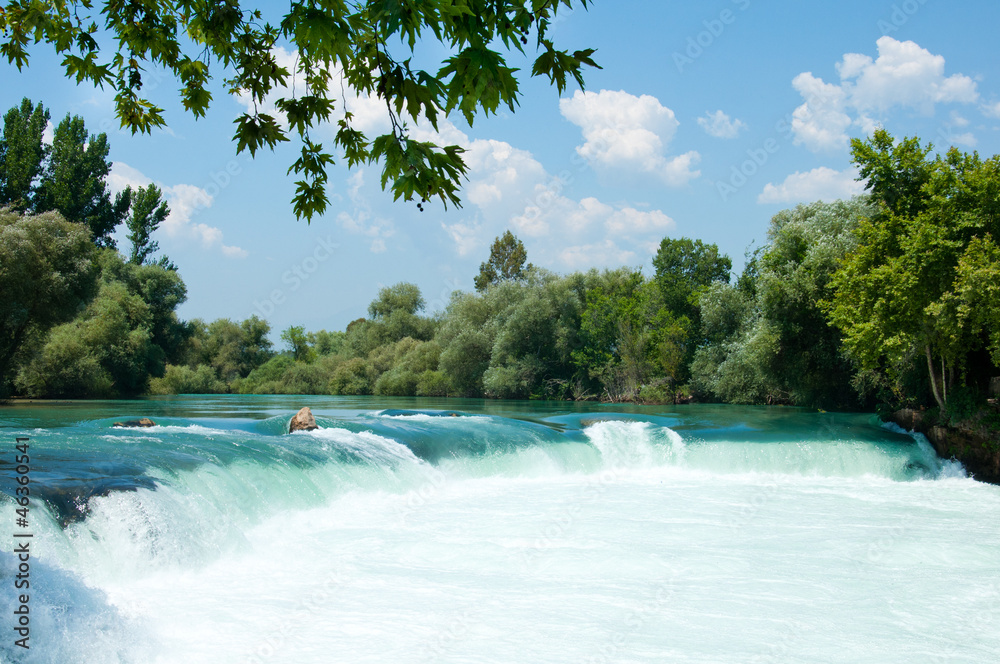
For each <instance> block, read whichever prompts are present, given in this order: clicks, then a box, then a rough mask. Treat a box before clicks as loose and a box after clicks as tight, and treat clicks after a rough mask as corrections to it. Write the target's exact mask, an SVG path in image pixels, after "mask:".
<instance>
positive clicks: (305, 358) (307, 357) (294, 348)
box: [281, 325, 315, 362]
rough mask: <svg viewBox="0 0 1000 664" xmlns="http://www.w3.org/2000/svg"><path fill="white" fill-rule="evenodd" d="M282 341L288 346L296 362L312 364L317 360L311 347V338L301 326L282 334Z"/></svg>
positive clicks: (292, 327)
mask: <svg viewBox="0 0 1000 664" xmlns="http://www.w3.org/2000/svg"><path fill="white" fill-rule="evenodd" d="M281 340H282V341H284V342H285V343H286V344H288V347H289V350H291V352H292V358H293V359H294V360H295V361H296V362H311V361H312V360H313V359H315V356H314V355H313V352H312V348H310V347H309V336H308V335H307V334H306V331H305V328H304V327H302V326H301V325H293V326H291V327H289V328H288V329H287V330H285V331H284V332H282V333H281Z"/></svg>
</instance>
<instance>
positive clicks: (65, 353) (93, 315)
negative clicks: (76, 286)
mask: <svg viewBox="0 0 1000 664" xmlns="http://www.w3.org/2000/svg"><path fill="white" fill-rule="evenodd" d="M150 321H151V315H150V311H149V306H148V305H147V304H146V303H145V302H143V300H142V298H141V297H139V296H138V295H135V294H132V293H130V292H129V291H128V288H127V287H126V286H125V284H123V283H121V282H118V281H103V282H102V283H101V289H100V291H99V292H98V294H97V297H95V298H94V299H93V300H92V301H91V302H90V304H88V305H87V308H86V309H85V310H84V311H83V312H82V313H81V314H80V316H78V317H77V318H75V319H74V320H72V321H71V322H69V323H65V324H64V325H60V326H59V327H57V328H55V329H54V330H52V333H51V335H50V336H49V338H48V340H47V341H46V343H45V345H44V346H42V348H41V349H40V350H39V351H38V352H37V353H35V354H34V355H33V356H32V358H31V360H30V361H29V362H27V363H26V364H25V365H24V366H23V367H22V368H21V370H20V372H19V373H18V376H17V386H18V388H19V390H20V391H21V393H22V394H26V395H28V396H33V397H71V398H80V397H117V396H133V395H137V394H141V393H143V392H145V391H146V388H147V387H148V383H149V378H150V376H151V375H152V374H153V373H155V372H156V371H157V369H159V372H160V373H162V371H163V368H164V367H163V364H162V363H163V353H162V351H160V349H158V348H157V347H155V346H154V345H153V344H152V342H151V336H152V335H151V332H150Z"/></svg>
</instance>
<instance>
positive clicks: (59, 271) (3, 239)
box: [0, 209, 97, 393]
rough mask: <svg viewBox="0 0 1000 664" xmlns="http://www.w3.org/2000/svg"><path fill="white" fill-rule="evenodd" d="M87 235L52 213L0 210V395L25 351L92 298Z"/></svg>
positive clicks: (92, 271) (93, 288) (92, 267)
mask: <svg viewBox="0 0 1000 664" xmlns="http://www.w3.org/2000/svg"><path fill="white" fill-rule="evenodd" d="M93 255H94V247H93V245H92V244H91V242H90V233H89V232H88V231H87V229H85V228H83V227H82V226H80V225H79V224H73V223H70V222H67V221H66V220H64V219H63V218H62V217H61V216H59V215H58V214H57V213H47V214H43V215H37V216H30V215H27V216H22V215H18V214H15V213H13V212H10V211H9V210H5V209H0V293H2V294H3V295H2V297H0V393H2V392H3V391H4V387H5V385H6V384H7V383H8V381H9V380H10V378H11V377H12V374H13V371H14V367H15V364H16V360H17V358H18V356H19V354H20V353H21V352H22V351H24V350H25V348H26V345H29V344H30V342H31V341H32V340H33V339H35V338H37V337H42V336H43V335H44V334H45V333H46V332H47V331H48V330H49V329H50V328H51V327H52V326H54V325H56V324H58V323H63V322H65V321H68V320H70V319H71V318H72V317H74V316H75V315H76V314H77V313H78V312H79V311H80V308H81V307H82V306H83V305H84V304H85V303H86V302H87V300H89V299H90V298H91V297H92V296H93V294H94V293H95V292H96V277H97V267H96V265H95V264H94V261H93Z"/></svg>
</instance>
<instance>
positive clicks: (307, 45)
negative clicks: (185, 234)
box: [0, 0, 597, 219]
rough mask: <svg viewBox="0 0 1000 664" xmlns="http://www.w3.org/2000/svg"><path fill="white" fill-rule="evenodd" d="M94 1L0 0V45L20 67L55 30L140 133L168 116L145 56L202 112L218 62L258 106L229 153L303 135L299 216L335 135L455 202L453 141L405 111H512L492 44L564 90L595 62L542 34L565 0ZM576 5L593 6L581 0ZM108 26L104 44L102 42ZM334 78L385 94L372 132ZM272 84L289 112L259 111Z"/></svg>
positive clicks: (347, 156)
mask: <svg viewBox="0 0 1000 664" xmlns="http://www.w3.org/2000/svg"><path fill="white" fill-rule="evenodd" d="M94 4H96V3H93V2H91V1H90V0H70V1H69V2H58V3H35V2H17V1H14V0H11V1H10V2H8V3H7V5H6V6H5V7H4V8H3V11H0V55H3V56H4V57H6V58H7V60H8V62H9V63H11V64H13V65H15V66H17V67H18V68H19V69H20V68H23V67H25V66H27V65H28V63H29V53H28V48H29V46H30V45H31V44H32V43H37V42H45V43H47V44H50V45H52V46H53V47H54V48H55V50H56V52H57V53H58V54H60V55H62V56H63V61H62V65H63V67H64V69H65V72H66V75H67V76H68V77H70V78H73V79H75V80H76V81H77V82H78V83H80V82H83V81H89V82H91V83H93V84H95V85H99V86H104V87H109V88H111V89H112V90H114V92H115V107H116V113H117V116H118V118H119V120H120V121H121V124H122V126H123V127H127V128H130V129H131V130H132V131H133V132H149V131H151V130H152V129H154V128H156V127H160V126H163V125H165V119H164V110H163V109H162V108H160V107H158V106H157V105H156V104H155V103H153V102H151V101H150V100H149V99H148V98H147V97H146V96H144V93H143V84H144V82H146V81H147V80H148V78H149V76H150V71H152V70H165V71H166V72H168V73H169V74H171V75H173V76H174V77H175V78H176V79H177V82H178V83H179V85H180V100H181V103H182V104H183V106H184V107H185V109H187V110H188V111H190V112H191V113H192V114H193V115H194V116H195V117H201V116H204V115H205V114H206V113H207V112H208V109H209V105H210V103H211V102H212V90H211V86H210V81H211V80H212V78H213V76H216V75H219V74H220V73H221V75H222V76H223V79H222V83H223V85H224V86H225V89H226V91H227V92H229V93H230V94H236V93H239V94H241V95H243V96H244V97H245V98H246V99H247V100H248V101H249V102H250V104H251V105H252V107H253V109H252V110H251V111H248V112H246V113H244V114H242V115H241V116H240V117H239V118H237V119H236V121H235V125H236V128H235V135H234V137H233V138H234V140H235V142H236V148H237V151H238V152H242V151H244V150H247V151H249V152H250V153H251V155H254V154H256V152H257V151H258V150H259V149H261V148H264V147H266V148H274V147H275V146H276V145H277V144H278V143H280V142H284V141H288V140H289V135H292V136H295V137H296V138H297V140H298V142H299V143H300V156H299V158H298V159H297V160H296V161H295V162H294V163H293V164H292V165H291V167H290V168H289V172H294V173H295V174H296V175H298V176H299V177H300V179H299V180H298V181H297V183H296V186H297V189H296V193H295V196H294V199H293V208H294V210H295V213H296V215H297V216H298V217H300V218H302V217H304V218H306V219H311V218H312V217H313V216H314V215H316V214H322V213H323V212H324V210H325V209H326V206H327V203H328V199H327V194H326V191H325V189H326V183H327V177H328V176H327V168H328V167H329V166H330V165H331V164H332V163H333V162H334V161H335V157H334V155H333V154H332V152H331V150H337V151H339V153H340V155H341V156H342V158H343V159H344V161H346V162H347V164H348V165H349V166H352V167H353V166H356V165H358V164H362V163H368V162H380V163H381V165H382V186H383V187H386V186H391V189H392V191H393V194H394V196H395V198H397V199H398V198H403V199H404V200H413V199H415V198H416V199H421V200H428V199H431V198H433V197H437V198H439V199H440V200H441V201H442V202H444V204H445V205H447V204H448V203H452V204H455V205H459V204H460V200H459V196H458V188H459V185H460V182H461V179H462V178H463V176H464V174H465V171H466V165H465V163H464V161H463V160H462V156H461V155H462V148H461V147H459V146H456V145H449V146H437V145H435V144H433V143H431V142H425V141H418V140H415V139H412V138H411V137H410V132H409V129H408V127H407V125H406V121H405V118H407V117H408V118H409V120H410V121H413V122H417V121H418V120H421V119H425V120H426V121H427V122H428V123H430V125H431V126H432V127H433V128H434V129H437V128H438V122H439V119H440V118H441V117H443V116H447V115H448V114H450V113H452V112H453V111H460V112H461V113H462V115H463V116H464V117H465V119H466V120H467V121H468V122H469V123H470V124H471V123H472V122H473V120H474V118H475V117H476V115H477V114H480V113H483V114H491V113H496V111H497V110H498V109H499V108H500V106H501V104H502V105H504V106H506V107H508V108H510V109H511V110H512V111H513V110H514V109H515V107H516V105H517V103H518V95H519V89H518V81H517V78H516V76H515V74H516V70H515V69H513V68H511V67H509V66H508V65H507V62H506V59H505V56H504V55H503V54H502V53H500V52H498V51H497V50H494V48H498V47H502V48H503V49H504V50H505V52H506V53H508V54H510V53H513V52H522V53H523V52H524V50H525V46H526V45H527V44H528V40H529V37H531V38H533V40H534V42H535V45H536V49H537V51H538V55H537V57H536V58H535V60H534V63H533V65H532V69H531V74H532V75H533V76H545V77H547V78H548V79H549V81H550V82H551V83H552V84H553V85H555V86H556V88H557V89H558V91H559V92H560V93H562V91H563V90H565V88H566V86H567V82H568V78H569V77H570V76H572V77H573V79H574V80H575V81H576V82H577V83H578V84H579V85H581V86H582V85H583V68H584V67H585V66H594V67H596V66H597V64H596V63H595V62H594V60H593V59H592V57H591V56H592V55H593V53H594V50H593V49H581V50H575V51H572V52H571V51H569V50H562V49H559V48H557V47H556V45H555V44H554V43H553V41H552V39H551V36H550V27H551V25H552V21H553V19H554V18H555V17H556V14H557V12H558V11H560V9H562V10H563V11H565V10H567V9H570V8H571V7H572V5H573V4H574V3H573V1H572V0H531V1H530V2H528V1H527V0H517V1H513V0H505V1H504V2H493V1H491V0H421V1H420V2H405V3H403V2H389V1H386V0H367V1H366V2H357V3H351V2H347V0H304V1H293V2H291V5H290V7H289V8H288V11H287V13H285V14H284V15H283V16H273V17H271V16H270V15H269V16H265V12H264V10H262V9H258V8H253V7H250V6H247V5H248V4H249V3H242V4H241V3H240V2H239V1H238V0H225V1H223V2H193V1H190V0H181V1H178V2H170V3H158V2H157V3H154V2H141V3H140V2H113V1H110V0H109V1H107V2H104V3H100V5H99V7H98V8H97V9H95V7H94ZM575 4H577V5H579V6H583V7H586V6H587V4H588V0H577V2H576V3H575ZM272 20H273V21H274V22H273V23H272ZM108 36H110V37H111V38H113V39H114V45H113V46H110V47H109V46H107V45H106V44H102V41H104V40H106V39H107V37H108ZM427 41H435V42H437V43H438V44H439V45H440V47H441V48H442V49H443V51H444V52H445V53H446V55H445V57H443V59H442V60H441V61H440V62H438V63H425V62H422V61H421V58H420V57H418V55H417V50H418V49H417V44H418V42H427ZM284 44H288V45H290V46H291V50H293V51H294V53H295V55H296V64H295V67H294V71H289V70H288V69H286V68H284V67H282V66H281V65H280V64H279V62H278V59H277V57H276V55H275V49H276V48H277V47H279V46H282V45H284ZM420 50H421V52H422V53H423V52H426V50H425V49H420ZM425 67H427V68H425ZM342 90H344V91H345V94H346V90H351V91H353V92H354V93H355V94H358V95H360V96H372V97H377V98H379V99H382V100H384V102H385V105H386V112H387V114H388V116H389V118H390V120H391V130H390V131H389V132H388V133H386V134H383V135H380V136H376V137H368V136H365V135H364V134H363V133H362V132H361V131H359V130H358V129H357V128H356V127H354V126H353V124H352V116H351V113H350V112H349V109H345V108H343V105H344V99H343V97H341V98H339V99H338V93H340V92H341V91H342ZM274 94H277V95H279V96H278V97H277V99H276V101H275V102H274V105H275V107H276V109H277V110H278V111H279V112H280V113H281V114H283V116H284V119H281V118H279V117H277V116H276V115H275V114H271V113H268V112H266V111H265V110H264V109H265V103H266V102H267V101H269V100H270V97H272V96H273V95H274ZM338 102H339V104H340V106H341V108H340V109H339V111H342V112H339V113H338V112H335V111H337V109H336V105H337V103H338ZM327 122H335V124H336V134H335V136H334V138H333V140H332V144H331V145H324V144H323V142H322V140H321V139H319V138H318V137H317V136H315V135H314V134H313V132H312V129H314V128H315V127H317V126H318V125H320V124H322V123H327Z"/></svg>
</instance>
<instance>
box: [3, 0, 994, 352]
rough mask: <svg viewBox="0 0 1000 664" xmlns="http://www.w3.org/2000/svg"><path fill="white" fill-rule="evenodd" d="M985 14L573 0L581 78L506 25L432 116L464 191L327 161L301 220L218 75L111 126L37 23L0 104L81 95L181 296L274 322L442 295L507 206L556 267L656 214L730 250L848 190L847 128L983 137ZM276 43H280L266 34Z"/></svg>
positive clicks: (196, 309)
mask: <svg viewBox="0 0 1000 664" xmlns="http://www.w3.org/2000/svg"><path fill="white" fill-rule="evenodd" d="M998 25H1000V3H997V2H996V1H995V0H968V1H963V2H955V1H951V2H945V0H905V1H899V0H897V1H891V2H882V1H879V0H863V1H861V0H846V1H840V2H815V1H813V2H803V1H802V0H795V1H792V0H773V1H770V2H764V1H763V0H712V1H709V2H696V3H695V2H672V1H669V2H668V1H663V2H638V1H634V0H614V1H612V0H595V1H594V2H593V3H592V4H591V6H590V8H589V9H587V10H584V9H574V10H573V11H571V12H564V13H562V14H561V15H560V17H559V18H558V19H557V21H556V23H555V25H554V27H553V31H552V37H553V39H554V40H555V42H556V44H557V46H559V47H561V48H568V49H570V50H576V49H581V48H596V49H597V52H596V54H595V56H594V58H595V60H597V62H598V63H599V64H600V65H601V67H602V69H599V70H594V69H592V70H588V71H587V72H586V90H585V91H581V90H580V89H579V88H577V87H575V86H571V87H570V88H569V89H567V90H566V91H565V92H564V93H563V94H562V95H561V96H560V95H559V94H558V93H557V91H556V89H555V88H554V87H551V86H549V85H548V83H547V81H546V80H544V79H539V78H530V77H529V76H528V73H529V72H530V68H531V60H532V59H533V56H534V52H533V51H532V49H530V48H529V49H528V50H527V56H528V57H524V56H521V55H519V54H514V55H513V56H511V57H510V59H509V62H510V63H512V66H516V67H518V68H519V69H520V70H521V71H520V72H519V76H520V83H521V98H520V104H519V106H518V107H517V109H516V112H514V113H511V112H510V111H509V110H502V111H501V112H500V113H498V114H497V115H495V116H490V117H480V118H478V119H477V120H476V121H475V124H474V126H473V127H470V126H468V124H466V123H465V121H464V120H463V119H462V117H461V115H460V114H459V115H457V116H453V117H451V118H449V119H448V121H446V122H444V123H442V124H441V125H440V126H439V129H440V132H441V137H440V138H439V140H444V141H445V142H446V143H457V144H460V145H462V146H463V147H465V148H466V150H467V152H466V155H465V156H466V160H467V163H468V165H469V167H470V168H469V179H468V181H467V182H466V183H465V186H464V188H463V190H462V192H461V197H462V200H463V202H464V204H463V207H461V208H460V209H455V208H453V207H449V208H448V209H447V210H445V209H444V207H443V206H442V205H441V204H440V202H435V203H431V204H429V205H424V206H423V207H424V210H423V211H420V210H419V209H418V208H417V205H416V203H415V202H413V203H404V202H401V201H400V202H393V200H392V196H391V194H389V193H386V192H383V191H382V190H381V187H380V184H379V181H380V170H379V168H378V166H377V165H370V166H366V167H364V168H357V169H354V170H348V169H347V168H346V166H344V165H341V164H338V165H336V166H335V167H334V168H333V169H332V170H331V172H330V186H329V191H328V195H329V197H330V201H331V204H330V206H329V209H328V211H327V212H326V214H324V215H323V216H322V217H317V218H314V219H313V220H312V222H311V223H308V224H307V223H306V222H305V221H300V220H296V218H295V215H294V213H293V212H292V207H291V203H290V201H291V198H292V195H293V193H294V183H293V181H294V178H293V177H292V176H288V175H287V174H286V170H287V168H288V166H289V165H290V164H291V163H292V161H294V159H295V158H296V155H295V154H294V150H296V149H297V146H295V144H294V143H293V144H291V145H288V144H286V146H281V147H280V148H279V149H278V150H276V151H275V152H273V153H271V152H260V153H258V155H257V157H256V158H254V159H251V158H250V157H248V156H247V155H246V154H242V155H237V154H236V147H235V143H234V142H233V141H232V135H233V133H234V125H233V124H232V123H233V120H234V119H235V118H236V117H238V115H239V114H240V113H242V112H243V111H244V110H245V109H246V103H245V101H244V100H243V99H241V98H239V97H238V96H233V95H229V94H226V93H225V91H223V90H222V89H221V87H220V88H218V89H217V90H216V94H215V100H214V102H213V104H212V107H211V108H210V109H209V112H208V116H207V117H206V118H202V119H199V120H195V119H194V118H192V116H191V115H190V114H187V113H186V112H185V111H184V110H183V108H182V107H181V106H180V105H179V103H178V101H177V94H176V88H177V87H178V86H177V85H176V84H175V83H174V81H172V80H171V79H169V78H167V77H165V76H157V75H155V74H154V75H152V76H151V77H149V78H148V79H147V80H148V83H147V85H146V86H145V88H144V90H143V91H144V92H146V93H148V94H149V95H150V97H151V99H152V100H153V101H154V102H155V103H157V104H159V105H160V106H162V107H163V108H165V109H166V111H167V112H166V119H167V123H168V126H167V128H165V129H162V130H157V131H155V132H153V133H152V134H151V135H135V136H133V135H132V134H131V133H129V132H127V131H124V130H121V129H120V128H119V125H118V121H117V120H116V119H115V117H114V106H113V93H112V92H111V91H109V90H100V89H95V88H93V87H91V86H87V85H80V86H77V85H76V84H75V83H74V82H73V81H71V80H68V79H66V78H65V76H64V75H63V73H62V70H61V69H60V68H59V66H58V60H57V59H56V58H55V57H54V56H53V55H52V54H51V49H50V48H49V47H42V46H38V47H36V48H35V49H34V50H33V51H32V54H33V55H32V60H31V63H30V65H29V67H28V68H27V69H25V70H24V71H23V72H18V71H17V70H16V69H15V68H13V67H12V66H9V65H6V64H5V63H0V104H2V107H3V109H6V108H10V107H11V106H14V105H15V104H17V103H19V102H20V100H21V98H22V97H29V98H30V99H32V100H33V101H42V102H44V103H45V105H46V106H47V107H48V108H49V109H50V110H51V112H52V117H53V119H55V120H57V121H58V119H61V118H62V117H64V116H65V115H66V114H67V113H69V114H73V115H80V116H82V117H83V118H84V120H85V122H86V125H87V128H88V130H89V131H90V132H92V133H99V132H106V133H107V134H108V137H109V141H110V144H111V153H110V157H109V158H110V159H111V160H112V161H113V170H112V174H111V176H110V178H109V183H110V184H111V186H112V188H116V189H121V188H123V187H125V186H127V185H133V186H137V185H144V184H148V183H150V182H155V183H156V184H157V185H158V186H159V187H160V188H161V189H162V190H163V191H164V195H165V197H166V199H167V201H168V203H169V205H170V208H171V214H170V217H169V218H168V219H167V221H166V222H165V223H164V224H163V225H162V226H161V227H160V229H159V230H157V232H156V233H155V235H154V239H156V240H157V241H158V242H159V244H160V249H161V253H162V254H166V255H168V256H169V257H170V258H171V259H172V260H173V261H174V263H176V264H177V266H178V267H179V270H180V274H181V276H182V277H183V279H184V281H185V283H186V284H187V288H188V300H187V302H185V303H184V304H182V305H181V307H180V308H179V310H178V313H179V315H180V316H181V318H183V319H188V320H190V319H192V318H202V319H204V320H206V321H211V320H214V319H216V318H230V319H233V320H242V319H245V318H247V317H249V316H251V315H253V314H256V315H258V316H260V317H262V318H265V319H267V320H268V321H269V322H270V324H271V328H272V331H273V333H272V336H273V338H274V339H275V340H277V338H278V333H279V332H280V331H281V330H283V329H286V328H287V327H289V326H291V325H302V326H304V327H305V328H306V329H307V330H319V329H328V330H337V329H340V330H342V329H344V328H345V327H346V325H347V323H349V322H350V321H351V320H354V319H356V318H359V317H362V316H364V315H366V310H367V306H368V303H369V302H371V301H372V300H373V299H374V298H375V297H376V295H377V293H378V291H379V289H380V288H382V287H384V286H389V285H392V284H395V283H398V282H401V281H408V282H412V283H415V284H417V285H418V286H419V287H420V289H421V292H422V293H423V296H424V298H425V300H426V301H427V312H429V313H433V312H435V311H441V310H443V309H444V308H445V306H446V305H447V302H448V300H449V297H450V295H451V293H452V292H453V291H455V290H472V289H473V278H474V277H475V275H476V274H477V273H478V271H479V265H480V263H481V262H483V261H485V260H486V259H487V258H488V256H489V247H490V244H491V243H492V241H493V239H494V238H496V237H497V236H499V235H501V234H502V233H503V232H504V231H505V230H507V229H509V230H511V231H512V232H514V233H515V234H516V235H517V236H518V237H519V238H520V239H521V240H522V241H523V242H524V244H525V247H526V249H527V252H528V259H529V261H530V262H532V263H533V264H535V265H537V266H540V267H543V268H545V269H548V270H551V271H553V272H556V273H559V274H567V273H570V272H573V271H577V270H587V269H590V268H599V269H603V268H615V267H619V266H631V267H635V268H641V269H642V270H643V272H644V274H647V275H649V274H652V257H653V255H654V254H655V252H656V249H657V247H658V246H659V243H660V242H661V240H663V238H665V237H670V238H679V237H690V238H696V239H700V240H702V241H704V242H710V243H715V244H717V245H718V246H719V248H720V250H721V251H722V252H723V253H725V254H728V255H729V256H730V257H731V258H732V260H733V265H734V271H735V272H736V273H738V272H739V271H740V270H741V269H742V267H743V263H744V256H745V254H746V252H747V250H748V249H749V248H752V247H759V246H761V245H762V244H765V243H766V242H767V229H768V225H769V222H770V219H771V217H772V216H773V215H774V214H776V213H777V212H779V211H780V210H783V209H786V208H789V207H794V206H795V205H797V204H800V203H808V202H812V201H816V200H825V201H830V200H834V199H838V198H846V197H850V196H852V195H855V194H858V193H861V192H862V191H863V188H864V185H863V183H861V182H858V181H857V180H856V177H857V173H856V171H855V170H854V168H853V166H852V164H851V161H850V147H849V146H850V139H852V138H862V139H863V138H865V137H867V136H869V135H870V134H871V132H872V131H873V130H874V129H875V128H877V127H884V128H885V129H887V130H888V131H889V132H890V133H891V134H892V135H893V136H896V137H897V138H901V137H904V136H917V137H919V138H921V139H922V141H923V142H925V143H927V142H929V143H933V144H934V146H935V149H936V150H937V149H941V150H945V149H947V148H948V147H950V146H952V145H954V146H956V147H958V148H959V149H961V150H965V151H971V150H977V151H978V152H979V153H980V154H981V155H983V156H991V155H993V154H996V153H998V152H1000V71H998V65H1000V41H998V40H997V39H996V28H997V26H998ZM425 51H426V52H425ZM434 54H435V51H434V50H433V49H431V48H427V49H421V52H420V55H421V56H422V57H430V56H433V55H434ZM277 55H278V57H279V59H281V60H282V61H285V62H289V63H290V62H292V61H293V59H294V53H293V52H291V51H290V50H289V49H288V46H287V45H285V46H284V47H282V48H281V49H280V50H279V51H278V53H277ZM438 55H440V54H438ZM220 78H221V77H220ZM341 101H342V103H341V108H343V106H344V105H346V107H347V108H348V110H350V111H351V112H352V113H353V114H354V116H355V122H356V124H357V125H358V126H359V128H362V129H363V130H365V131H366V133H367V134H368V135H369V136H374V135H376V134H378V133H381V132H382V131H385V130H386V129H387V127H388V122H389V121H388V118H387V117H386V115H385V113H384V107H383V106H382V105H381V103H380V101H379V100H373V99H368V98H358V97H357V96H356V95H352V94H351V93H348V98H347V99H346V100H341ZM332 134H333V132H332V130H329V129H327V130H326V133H325V136H327V137H329V136H332ZM317 135H323V132H322V130H321V131H320V132H319V134H317ZM414 135H415V136H417V137H419V138H429V137H430V136H431V134H430V133H429V132H428V131H427V128H425V127H423V126H417V127H414ZM120 246H121V247H122V248H125V246H126V245H125V243H124V242H122V244H121V245H120Z"/></svg>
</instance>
